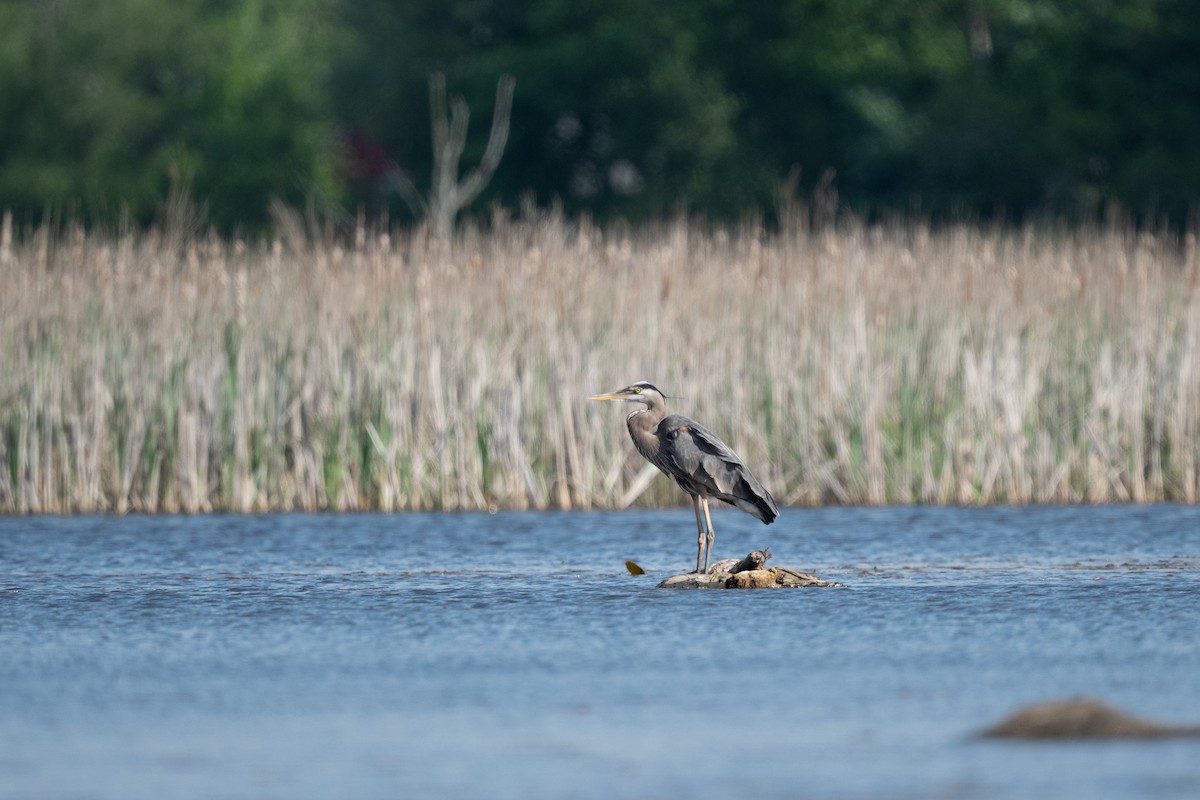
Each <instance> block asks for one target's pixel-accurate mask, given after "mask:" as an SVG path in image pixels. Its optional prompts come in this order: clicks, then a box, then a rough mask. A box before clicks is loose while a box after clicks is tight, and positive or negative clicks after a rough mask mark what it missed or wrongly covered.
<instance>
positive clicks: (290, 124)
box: [0, 0, 335, 226]
mask: <svg viewBox="0 0 1200 800" xmlns="http://www.w3.org/2000/svg"><path fill="white" fill-rule="evenodd" d="M325 12H326V9H325V4H324V3H323V2H322V0H305V1H304V2H293V3H282V2H272V1H271V0H257V2H245V3H228V4H227V3H212V2H205V1H204V0H178V2H170V3H164V2H161V0H63V1H62V2H42V3H25V2H12V1H11V0H6V2H3V3H0V31H3V32H2V33H0V52H3V54H4V55H3V56H0V58H2V59H3V62H2V63H0V75H2V77H0V114H2V116H3V117H4V118H5V120H6V124H5V125H4V127H3V129H2V131H3V132H2V133H0V137H2V138H0V203H2V204H3V205H4V206H6V207H16V208H18V209H26V210H28V211H30V212H33V213H36V212H39V211H41V210H42V209H43V208H46V207H52V208H55V207H56V208H59V209H62V210H69V211H73V212H76V213H82V214H83V215H85V216H87V217H96V218H101V219H104V218H107V219H113V218H115V217H117V216H118V215H122V214H128V215H131V216H132V217H133V218H134V219H136V220H140V221H143V222H144V221H148V220H149V219H150V218H151V217H152V216H153V215H154V214H155V212H156V210H157V209H158V207H159V206H160V204H161V203H162V202H163V200H164V198H165V197H166V195H167V193H168V191H169V189H170V187H171V185H172V184H176V185H178V186H180V187H189V186H190V187H192V188H193V189H194V191H195V193H196V195H197V196H198V197H199V198H200V199H202V200H203V201H204V202H205V203H207V204H208V206H209V208H210V209H211V212H212V216H213V218H214V220H215V221H216V222H218V223H221V224H223V225H226V226H234V225H238V224H248V225H253V224H255V223H256V222H257V221H259V220H262V219H264V217H265V213H266V208H267V204H268V200H269V199H270V197H271V196H273V195H279V196H281V197H283V198H285V199H289V200H291V201H293V202H295V201H298V200H301V199H303V198H304V197H305V196H306V195H310V194H316V195H318V196H322V195H323V196H328V195H329V194H330V192H331V191H332V190H333V189H334V181H333V179H334V172H333V169H334V153H335V151H334V149H333V147H332V142H331V136H332V123H331V120H330V118H329V116H328V114H327V113H326V112H325V110H324V107H325V104H326V101H327V90H326V86H325V81H324V73H325V70H326V69H327V68H328V57H327V52H328V51H329V49H330V48H331V46H332V41H331V40H330V35H329V33H328V32H327V31H326V30H325V29H324V28H323V27H322V24H321V20H322V19H323V17H324V15H325Z"/></svg>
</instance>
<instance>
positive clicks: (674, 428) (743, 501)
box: [658, 414, 779, 524]
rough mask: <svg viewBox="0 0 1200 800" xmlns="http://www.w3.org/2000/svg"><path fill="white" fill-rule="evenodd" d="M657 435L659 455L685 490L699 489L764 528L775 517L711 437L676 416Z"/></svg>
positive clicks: (764, 495) (763, 494)
mask: <svg viewBox="0 0 1200 800" xmlns="http://www.w3.org/2000/svg"><path fill="white" fill-rule="evenodd" d="M658 431H659V435H660V436H662V437H663V438H664V439H665V440H666V443H667V445H668V446H667V447H664V448H663V451H665V452H666V453H669V457H670V459H671V460H672V462H673V463H674V466H675V467H676V469H675V471H674V472H675V474H676V475H680V474H681V475H683V476H686V479H687V480H688V481H690V482H691V483H692V484H693V485H694V487H693V488H689V487H688V486H687V484H686V483H685V481H684V480H683V479H680V478H677V480H679V482H680V485H681V486H683V488H684V489H685V490H688V491H695V489H696V488H699V489H702V490H703V491H704V492H705V493H707V494H710V495H712V496H713V497H716V498H718V499H720V500H724V501H725V502H726V503H731V504H732V505H735V506H737V507H738V508H740V509H741V510H742V511H745V512H746V513H748V514H752V515H753V516H756V517H758V518H759V519H760V520H762V521H763V522H765V523H768V524H769V523H771V522H773V521H774V520H775V518H776V517H778V516H779V509H778V508H777V507H776V505H775V499H774V498H773V497H771V493H770V492H768V491H767V490H766V488H765V487H764V486H763V485H762V484H761V483H759V481H758V479H757V478H755V477H754V475H753V474H752V473H751V472H750V469H749V468H748V467H747V466H746V465H745V463H743V462H742V459H741V458H739V457H738V454H737V453H735V452H733V449H732V448H731V447H729V445H727V444H725V442H723V441H721V438H720V437H719V436H717V435H716V434H715V433H713V432H712V431H710V430H708V429H707V428H705V427H704V426H703V425H701V424H700V423H698V422H696V421H695V420H693V419H689V418H687V417H683V416H679V415H677V414H672V415H671V416H668V417H666V418H664V419H663V421H662V422H661V423H659V426H658Z"/></svg>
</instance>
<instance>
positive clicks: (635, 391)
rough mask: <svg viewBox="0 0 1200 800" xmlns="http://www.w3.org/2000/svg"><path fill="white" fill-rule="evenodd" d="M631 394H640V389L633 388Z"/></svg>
mask: <svg viewBox="0 0 1200 800" xmlns="http://www.w3.org/2000/svg"><path fill="white" fill-rule="evenodd" d="M633 393H634V394H641V393H642V387H640V386H635V387H633Z"/></svg>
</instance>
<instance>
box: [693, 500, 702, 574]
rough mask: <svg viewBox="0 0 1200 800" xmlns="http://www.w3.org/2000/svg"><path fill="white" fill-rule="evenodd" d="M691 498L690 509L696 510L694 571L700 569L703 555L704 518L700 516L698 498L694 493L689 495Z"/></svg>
mask: <svg viewBox="0 0 1200 800" xmlns="http://www.w3.org/2000/svg"><path fill="white" fill-rule="evenodd" d="M689 496H690V497H691V498H692V510H693V511H695V512H696V530H697V534H696V572H699V571H700V560H701V559H702V558H703V557H704V555H705V553H704V542H705V538H704V520H702V519H701V518H700V498H699V497H698V496H696V495H694V494H693V495H689Z"/></svg>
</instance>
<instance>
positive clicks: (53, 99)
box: [0, 0, 1200, 228]
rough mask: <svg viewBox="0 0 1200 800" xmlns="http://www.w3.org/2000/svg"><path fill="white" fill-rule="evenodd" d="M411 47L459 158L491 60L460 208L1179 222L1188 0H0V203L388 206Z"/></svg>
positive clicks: (414, 146)
mask: <svg viewBox="0 0 1200 800" xmlns="http://www.w3.org/2000/svg"><path fill="white" fill-rule="evenodd" d="M435 71H440V72H443V73H445V75H446V79H447V85H448V86H449V88H450V91H451V92H455V93H460V94H461V95H462V96H463V97H464V98H465V99H466V101H467V103H468V105H469V107H470V109H471V110H472V112H473V118H472V126H471V136H470V138H469V139H468V144H467V151H466V154H465V157H464V168H465V167H466V166H469V164H470V163H473V162H474V161H477V160H478V159H479V157H480V156H481V154H482V152H483V148H484V145H485V143H486V140H487V134H488V123H489V120H490V115H491V110H492V108H491V107H492V104H493V102H494V98H495V93H496V85H497V80H498V78H499V77H500V76H501V75H503V74H511V75H513V76H514V77H515V78H516V81H517V85H516V95H515V100H514V103H513V109H512V125H511V130H510V134H509V140H508V148H507V151H506V152H505V155H504V159H503V161H502V163H501V165H500V167H499V170H498V171H497V173H496V175H495V177H494V179H493V181H492V182H491V184H490V185H489V186H488V187H487V189H486V190H485V193H484V195H483V197H482V198H481V201H480V202H487V201H497V200H498V201H500V202H501V203H504V204H506V205H516V204H518V203H520V202H522V201H523V199H525V198H529V199H532V201H533V202H535V203H538V204H547V203H550V202H560V203H562V204H563V206H564V207H565V208H566V209H567V210H568V211H569V212H588V213H591V214H592V215H594V216H596V217H598V218H601V219H604V218H610V217H613V216H623V217H626V218H630V219H635V220H636V219H640V218H645V217H648V216H654V215H663V214H670V213H673V212H675V211H677V210H680V209H685V210H687V211H689V212H693V213H699V214H703V215H706V216H710V217H718V218H734V217H740V216H743V215H745V214H747V213H753V212H762V211H765V212H767V213H770V211H771V210H772V209H774V208H776V207H777V206H778V204H779V202H780V199H781V194H782V193H784V192H798V193H800V194H805V193H807V192H810V191H812V190H813V187H814V186H817V185H818V184H820V185H822V186H824V187H825V190H824V191H826V193H828V192H829V187H836V192H837V196H838V198H839V201H840V203H841V204H843V205H844V206H845V207H849V208H851V209H854V210H855V211H857V212H859V213H862V214H887V213H891V212H913V211H915V212H919V213H923V214H930V215H934V216H939V215H963V216H979V217H992V216H996V215H999V216H1000V217H1002V218H1005V219H1019V218H1021V217H1023V216H1025V215H1028V214H1031V213H1032V214H1052V215H1056V216H1057V215H1066V216H1069V217H1088V216H1092V215H1096V214H1099V213H1103V212H1104V211H1105V209H1107V208H1109V207H1111V206H1119V207H1121V208H1124V209H1126V210H1128V211H1129V212H1130V213H1132V214H1134V215H1136V216H1138V217H1139V218H1141V219H1148V220H1152V221H1155V222H1158V221H1161V220H1162V219H1163V218H1167V219H1169V220H1171V221H1173V222H1175V223H1182V222H1185V221H1186V220H1187V218H1188V215H1189V214H1191V213H1193V212H1194V210H1195V200H1196V197H1197V194H1198V190H1200V136H1198V135H1197V134H1196V132H1197V131H1200V101H1198V98H1200V9H1198V8H1197V6H1196V5H1195V3H1194V0H1135V1H1133V2H1123V1H1121V0H966V1H965V2H963V1H962V0H957V1H953V0H919V1H916V2H896V0H836V1H835V2H831V1H830V0H780V2H775V3H747V2H739V0H687V2H680V0H659V2H656V3H647V2H644V0H467V1H466V2H453V1H451V2H447V1H446V0H403V2H400V1H399V0H286V2H285V0H0V207H2V208H9V209H12V210H13V211H14V212H15V213H16V214H17V215H18V219H21V218H25V219H37V218H39V217H40V216H41V215H42V214H44V213H46V212H47V211H51V212H54V213H57V214H67V215H75V216H79V217H83V218H85V219H89V220H98V221H113V220H117V219H121V218H124V219H129V220H132V221H135V222H146V221H149V220H151V219H153V218H154V217H155V215H157V214H159V213H161V209H162V207H163V204H164V202H165V201H166V198H167V197H168V195H169V194H170V192H171V191H172V190H174V191H176V192H188V193H190V194H191V195H192V196H193V197H194V198H195V199H196V200H197V201H198V202H199V203H201V204H202V205H203V207H204V208H206V209H207V213H208V215H209V217H210V218H211V219H212V220H213V221H214V222H215V223H217V224H218V225H220V226H222V227H224V228H231V227H239V226H240V227H253V226H255V225H258V224H260V223H261V222H262V221H263V220H264V219H265V218H266V214H267V208H268V205H269V203H270V201H271V200H272V198H279V199H281V200H283V201H284V202H286V203H288V204H291V205H297V206H299V205H303V204H305V203H314V204H316V205H317V206H318V207H320V208H323V209H332V210H336V209H350V210H351V211H353V210H354V209H356V208H358V207H363V206H365V207H366V208H368V209H370V210H371V211H372V212H376V211H381V210H383V209H384V208H387V209H389V211H390V213H391V215H392V218H393V219H395V218H402V217H403V216H404V215H405V214H406V213H407V212H406V211H405V206H404V204H403V203H402V201H401V198H400V197H399V195H398V194H397V193H396V190H395V185H396V184H395V181H394V180H392V179H391V177H394V174H395V173H394V172H393V171H394V170H400V171H402V172H403V173H404V175H406V176H407V177H408V178H410V179H411V180H412V181H413V182H415V183H416V184H417V185H418V186H427V185H428V181H429V173H430V169H431V167H430V163H431V156H430V124H429V115H430V112H429V95H428V91H429V89H428V86H429V84H428V81H429V76H430V74H431V73H432V72H435ZM389 176H391V177H389ZM477 207H479V204H478V203H477Z"/></svg>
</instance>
